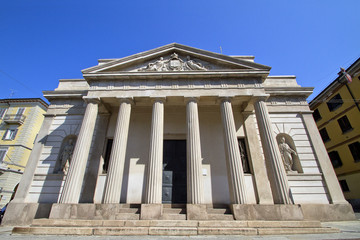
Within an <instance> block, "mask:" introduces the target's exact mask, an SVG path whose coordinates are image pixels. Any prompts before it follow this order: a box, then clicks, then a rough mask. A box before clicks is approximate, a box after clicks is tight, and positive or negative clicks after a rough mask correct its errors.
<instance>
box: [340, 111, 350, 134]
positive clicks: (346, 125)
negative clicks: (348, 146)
mask: <svg viewBox="0 0 360 240" xmlns="http://www.w3.org/2000/svg"><path fill="white" fill-rule="evenodd" d="M337 122H338V124H339V126H340V129H341V131H342V133H347V132H349V131H351V130H353V127H352V126H351V123H350V121H349V119H348V117H347V116H346V115H344V116H342V117H341V118H339V119H338V120H337Z"/></svg>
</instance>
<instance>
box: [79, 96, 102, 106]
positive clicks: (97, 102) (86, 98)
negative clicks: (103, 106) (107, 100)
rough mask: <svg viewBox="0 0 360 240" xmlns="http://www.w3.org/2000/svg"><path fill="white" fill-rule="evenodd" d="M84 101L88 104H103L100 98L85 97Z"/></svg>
mask: <svg viewBox="0 0 360 240" xmlns="http://www.w3.org/2000/svg"><path fill="white" fill-rule="evenodd" d="M83 100H84V101H85V102H86V103H94V104H99V103H100V102H101V100H100V98H99V97H89V96H84V97H83Z"/></svg>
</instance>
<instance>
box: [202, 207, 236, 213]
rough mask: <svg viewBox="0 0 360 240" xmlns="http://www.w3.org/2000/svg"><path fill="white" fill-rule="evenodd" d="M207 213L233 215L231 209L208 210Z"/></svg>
mask: <svg viewBox="0 0 360 240" xmlns="http://www.w3.org/2000/svg"><path fill="white" fill-rule="evenodd" d="M206 212H207V213H209V214H232V212H231V210H230V209H229V208H207V209H206Z"/></svg>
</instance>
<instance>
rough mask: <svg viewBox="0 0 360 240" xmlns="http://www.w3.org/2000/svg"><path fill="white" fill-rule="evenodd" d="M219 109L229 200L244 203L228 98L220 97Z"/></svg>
mask: <svg viewBox="0 0 360 240" xmlns="http://www.w3.org/2000/svg"><path fill="white" fill-rule="evenodd" d="M220 109H221V117H222V122H223V130H224V138H225V139H224V143H225V150H226V160H227V161H226V166H227V170H228V179H229V188H230V189H229V190H230V197H231V201H232V203H233V204H244V203H247V200H246V192H245V177H244V171H243V168H242V162H241V156H240V149H239V144H238V140H237V137H236V128H235V122H234V115H233V111H232V107H231V102H230V99H229V98H223V99H221V103H220Z"/></svg>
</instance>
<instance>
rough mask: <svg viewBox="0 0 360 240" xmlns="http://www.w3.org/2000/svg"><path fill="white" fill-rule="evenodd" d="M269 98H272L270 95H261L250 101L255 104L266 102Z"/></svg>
mask: <svg viewBox="0 0 360 240" xmlns="http://www.w3.org/2000/svg"><path fill="white" fill-rule="evenodd" d="M269 97H270V95H269V94H266V95H260V96H253V97H252V98H251V100H250V101H251V102H253V103H256V102H261V101H266V100H267V99H268V98H269Z"/></svg>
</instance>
